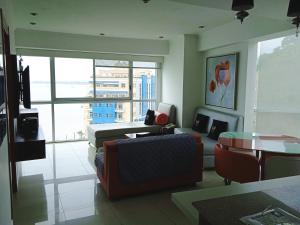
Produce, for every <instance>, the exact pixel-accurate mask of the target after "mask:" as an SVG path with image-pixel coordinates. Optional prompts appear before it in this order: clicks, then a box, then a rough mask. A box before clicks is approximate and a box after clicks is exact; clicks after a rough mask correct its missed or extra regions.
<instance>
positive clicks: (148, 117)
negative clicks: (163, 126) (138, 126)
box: [144, 109, 155, 125]
mask: <svg viewBox="0 0 300 225" xmlns="http://www.w3.org/2000/svg"><path fill="white" fill-rule="evenodd" d="M154 119H155V114H154V110H151V109H148V111H147V113H146V117H145V122H144V124H145V125H153V123H154Z"/></svg>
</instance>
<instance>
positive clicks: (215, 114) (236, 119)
mask: <svg viewBox="0 0 300 225" xmlns="http://www.w3.org/2000/svg"><path fill="white" fill-rule="evenodd" d="M198 113H200V114H203V115H206V116H209V123H208V129H210V127H211V125H212V122H213V120H214V119H215V120H220V121H225V122H227V123H228V131H233V132H234V131H243V130H244V119H243V117H242V116H240V115H234V114H229V113H224V112H220V111H215V110H211V109H207V108H203V107H199V108H197V109H196V112H195V115H194V120H195V119H196V116H197V114H198Z"/></svg>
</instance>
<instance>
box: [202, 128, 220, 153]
mask: <svg viewBox="0 0 300 225" xmlns="http://www.w3.org/2000/svg"><path fill="white" fill-rule="evenodd" d="M201 140H202V142H203V145H204V147H203V150H204V155H214V154H215V153H214V149H215V145H216V144H217V143H218V142H217V141H216V140H213V139H211V138H209V137H207V133H201Z"/></svg>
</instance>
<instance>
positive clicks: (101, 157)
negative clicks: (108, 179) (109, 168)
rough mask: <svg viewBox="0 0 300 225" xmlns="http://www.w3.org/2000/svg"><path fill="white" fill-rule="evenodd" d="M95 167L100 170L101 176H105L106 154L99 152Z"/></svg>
mask: <svg viewBox="0 0 300 225" xmlns="http://www.w3.org/2000/svg"><path fill="white" fill-rule="evenodd" d="M95 166H96V167H97V168H98V169H99V171H100V174H101V175H102V176H103V175H104V153H103V152H98V153H97V154H96V157H95Z"/></svg>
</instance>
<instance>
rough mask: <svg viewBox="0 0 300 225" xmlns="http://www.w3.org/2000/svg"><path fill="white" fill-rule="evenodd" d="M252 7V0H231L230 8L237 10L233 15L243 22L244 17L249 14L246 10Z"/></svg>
mask: <svg viewBox="0 0 300 225" xmlns="http://www.w3.org/2000/svg"><path fill="white" fill-rule="evenodd" d="M253 7H254V0H233V1H232V7H231V9H232V10H233V11H237V13H236V14H235V17H236V18H237V19H238V20H240V21H241V24H242V23H243V21H244V19H245V18H247V17H248V16H249V13H248V12H247V10H249V9H252V8H253Z"/></svg>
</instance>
